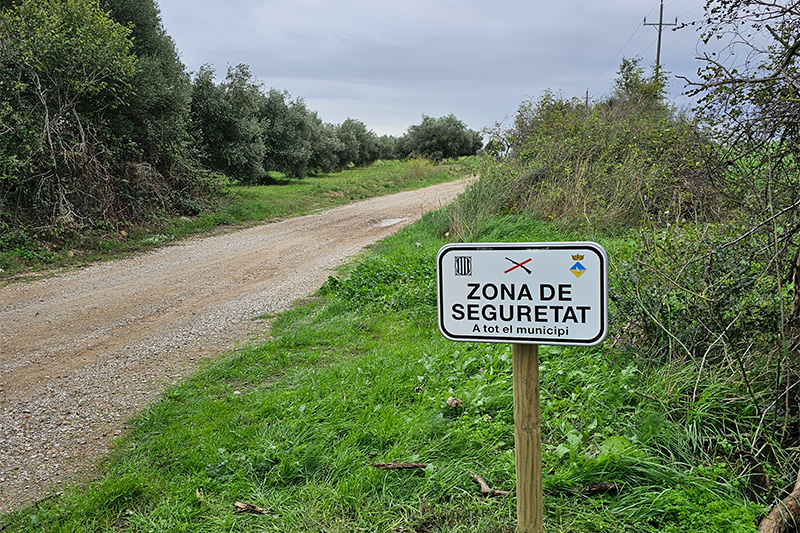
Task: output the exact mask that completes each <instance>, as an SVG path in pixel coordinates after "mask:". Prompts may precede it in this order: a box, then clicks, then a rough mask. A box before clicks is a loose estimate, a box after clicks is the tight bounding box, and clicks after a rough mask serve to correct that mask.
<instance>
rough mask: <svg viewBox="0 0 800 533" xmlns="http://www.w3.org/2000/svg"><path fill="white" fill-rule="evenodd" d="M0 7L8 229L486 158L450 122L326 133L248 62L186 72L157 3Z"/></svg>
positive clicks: (42, 0) (3, 223) (44, 2)
mask: <svg viewBox="0 0 800 533" xmlns="http://www.w3.org/2000/svg"><path fill="white" fill-rule="evenodd" d="M0 10H1V11H0V233H3V232H5V231H7V230H8V229H9V228H28V230H30V229H31V228H33V229H34V230H38V229H42V230H46V231H45V233H47V232H49V233H50V234H51V235H52V234H53V230H57V231H61V230H63V229H65V228H78V227H85V226H87V225H96V224H97V223H98V221H107V222H118V221H136V220H142V219H146V218H147V217H150V216H152V215H154V214H157V213H162V212H167V213H181V214H195V213H197V212H198V210H199V209H201V208H202V206H203V204H204V202H205V201H206V200H207V199H209V198H211V197H213V195H214V194H215V186H214V183H215V180H214V179H212V176H213V172H217V173H223V174H225V175H227V176H228V177H229V178H230V179H233V180H238V181H241V182H243V183H258V182H260V181H262V180H263V179H264V178H265V176H267V175H268V174H267V173H268V172H270V171H278V172H282V173H284V174H286V175H287V176H290V177H296V178H300V177H304V176H306V175H308V174H311V173H325V172H330V171H333V170H337V169H343V168H346V167H348V166H350V165H356V166H361V165H367V164H369V163H371V162H373V161H375V160H377V159H381V158H395V157H408V156H420V157H429V158H434V159H440V158H447V157H455V156H460V155H469V154H474V153H475V152H476V151H477V150H478V149H479V148H480V137H479V135H478V134H477V132H474V131H471V130H468V129H467V128H466V126H465V125H464V124H463V123H462V122H461V121H459V120H458V119H456V118H455V117H453V116H452V115H451V116H448V117H443V118H441V119H433V118H430V117H423V122H422V124H420V125H418V126H414V127H412V128H410V129H409V131H408V133H407V134H406V135H405V136H403V137H401V138H395V137H388V136H384V137H378V136H377V135H376V134H375V133H374V132H373V131H371V130H369V129H368V128H367V127H366V125H364V124H363V123H362V122H360V121H358V120H355V119H347V120H346V121H344V122H343V123H342V124H338V125H334V124H326V123H324V122H323V121H322V120H321V118H320V117H319V116H318V115H317V113H315V112H313V111H311V110H309V109H308V108H307V106H306V104H305V102H304V101H303V100H302V99H301V98H292V97H291V95H289V93H287V92H286V91H279V90H276V89H270V90H265V89H264V88H263V87H262V86H261V84H260V83H258V82H257V81H256V80H255V79H254V77H253V75H252V74H251V72H250V70H249V69H248V67H247V66H245V65H240V66H237V67H234V68H231V69H229V70H228V73H227V76H226V77H225V79H224V80H222V81H221V82H219V83H217V82H216V81H215V73H214V70H213V69H212V68H211V67H208V66H205V67H202V68H201V69H200V70H199V72H197V73H195V74H194V76H191V75H190V74H189V73H187V72H186V69H185V67H184V65H183V64H182V63H181V61H180V59H179V56H178V51H177V49H176V46H175V43H174V42H173V40H172V39H171V38H170V37H169V35H168V34H167V33H166V31H165V29H164V27H163V25H162V23H161V18H160V13H159V11H158V8H157V6H156V4H155V2H154V0H0ZM0 237H2V235H0ZM0 240H1V239H0ZM1 244H2V243H1V242H0V245H1Z"/></svg>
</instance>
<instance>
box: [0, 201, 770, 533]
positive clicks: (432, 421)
mask: <svg viewBox="0 0 800 533" xmlns="http://www.w3.org/2000/svg"><path fill="white" fill-rule="evenodd" d="M448 229H449V220H448V216H447V214H446V213H442V212H437V213H431V214H429V215H427V216H425V217H424V218H423V220H422V221H421V222H420V223H418V224H415V225H413V226H411V227H409V228H406V229H404V230H403V231H401V232H400V233H399V234H397V235H395V236H394V237H391V238H389V239H387V240H386V241H384V242H382V243H381V244H379V245H377V246H375V247H374V248H373V249H372V250H371V251H370V252H369V253H367V254H366V255H365V256H364V257H363V258H361V259H360V260H358V261H357V262H355V263H354V264H352V265H350V267H349V268H348V269H347V270H346V272H344V273H342V274H341V275H340V276H338V277H337V278H331V279H330V280H329V281H328V283H326V284H325V286H324V287H323V288H322V290H321V291H320V293H319V295H318V296H317V297H316V298H314V299H313V300H312V301H310V302H307V303H305V304H303V305H301V306H299V307H297V308H295V309H293V310H291V311H288V312H286V313H284V314H281V315H280V316H278V317H277V318H276V320H275V322H274V325H273V327H272V331H271V340H270V341H269V342H267V343H265V344H263V345H259V346H253V347H249V348H246V349H242V350H241V351H239V352H236V353H232V354H230V355H229V356H228V357H225V358H223V359H221V360H216V361H208V362H206V363H205V365H204V366H203V368H202V369H201V370H200V371H199V372H198V373H197V374H196V375H195V376H194V377H193V378H191V379H189V380H188V381H187V382H185V383H183V384H181V385H179V386H177V387H174V388H172V389H170V390H169V391H168V392H167V393H165V394H164V396H163V398H162V400H161V401H160V402H158V403H157V404H155V405H153V406H152V407H150V408H149V409H147V410H146V411H145V412H143V413H142V414H141V415H140V416H139V417H137V419H136V420H135V421H133V423H132V429H131V433H130V435H128V436H126V437H124V438H122V439H121V440H120V441H118V442H117V444H116V447H115V451H114V453H113V455H112V457H111V459H110V460H109V461H108V462H107V464H106V465H105V466H104V467H103V471H102V474H101V475H100V476H99V477H98V479H97V480H96V481H95V482H93V483H91V484H89V485H86V486H77V487H73V488H72V489H70V490H68V491H66V492H65V494H64V495H62V496H59V497H55V498H51V499H48V500H46V501H43V502H41V503H39V504H38V505H35V506H32V507H29V508H27V509H24V510H22V511H20V512H16V513H12V514H9V515H6V516H4V517H2V518H0V531H4V532H6V531H7V532H27V531H31V532H33V531H37V532H42V531H44V532H62V531H63V532H67V531H69V532H72V531H86V532H94V531H109V532H126V533H128V532H149V531H154V532H167V531H169V532H173V531H174V532H179V531H180V532H198V533H199V532H223V531H226V532H227V531H237V532H264V531H276V532H277V531H280V532H286V531H289V532H298V533H299V532H308V531H348V532H349V531H373V532H394V531H410V532H420V533H421V532H434V531H436V532H445V531H446V532H458V531H463V532H512V531H514V529H515V521H516V502H515V499H514V498H513V497H507V498H486V497H484V496H481V495H480V494H479V490H478V487H477V485H475V484H474V483H473V481H472V480H471V477H470V476H471V475H472V474H478V475H480V476H482V477H483V478H484V479H486V480H487V481H488V482H489V483H490V484H491V485H492V487H493V488H497V489H505V490H513V489H514V487H515V457H514V436H513V405H512V376H511V353H510V347H509V346H507V345H503V344H476V343H453V342H450V341H446V340H445V339H443V338H442V336H441V335H440V334H439V333H438V331H437V328H436V314H435V313H436V311H435V281H434V277H433V274H434V263H435V260H434V258H435V254H436V252H437V251H438V249H439V248H440V247H441V246H442V245H443V244H444V243H445V234H446V232H447V231H448ZM503 237H508V238H514V239H519V240H541V241H545V240H547V241H550V240H568V239H574V238H575V235H574V234H570V233H565V232H564V231H563V230H560V229H558V228H556V227H555V226H549V225H546V224H542V223H538V222H536V221H534V220H532V219H530V218H529V217H525V216H514V217H511V216H507V217H495V218H494V219H492V220H491V221H490V222H488V223H487V224H486V227H485V228H484V232H483V235H482V238H484V240H498V238H503ZM597 240H599V241H600V242H601V244H603V245H604V246H605V247H606V249H607V250H608V251H609V255H610V257H611V260H612V262H613V261H615V260H617V259H618V256H619V255H621V254H624V253H626V250H627V248H628V246H629V244H628V243H627V242H626V241H625V240H624V239H622V238H619V239H602V238H599V239H597ZM612 336H613V325H612ZM540 360H541V362H540V366H541V383H542V391H541V397H542V432H543V464H544V489H545V497H544V517H545V528H546V531H547V532H550V533H552V532H578V533H580V532H595V531H597V532H599V531H620V532H631V533H633V532H684V531H686V532H709V533H711V532H714V533H716V532H752V531H755V523H756V518H757V516H759V515H760V514H761V513H762V512H763V511H762V509H763V507H762V504H761V503H753V502H751V501H750V500H749V499H748V498H747V489H748V482H747V478H746V477H742V476H741V475H740V474H741V471H742V470H741V467H742V465H741V464H739V463H738V462H737V459H736V454H735V453H732V452H731V448H733V449H735V448H736V447H738V446H740V443H739V442H738V441H737V440H736V438H737V437H736V436H735V435H733V436H731V435H723V436H721V435H719V434H718V433H717V429H718V428H719V427H720V426H719V424H720V422H721V421H722V422H723V423H724V421H725V420H727V419H728V418H729V417H731V416H734V415H733V414H731V413H729V412H728V411H726V410H725V408H722V407H720V406H721V403H720V401H719V400H720V399H721V398H724V397H725V395H726V393H730V391H726V390H724V384H721V382H718V383H717V386H716V387H717V388H716V389H715V388H714V387H712V383H707V382H706V381H702V382H701V383H702V385H703V387H704V390H707V391H709V397H708V398H707V400H703V399H701V401H699V402H696V403H695V404H694V405H692V406H690V407H689V408H688V410H687V412H684V408H683V406H682V404H681V403H680V402H681V401H682V400H681V398H682V396H683V393H684V392H685V391H681V390H680V386H678V385H676V381H680V382H681V383H689V384H691V385H694V383H695V379H696V376H697V374H696V371H695V370H693V368H691V367H687V368H685V369H683V370H682V371H681V372H682V373H683V374H682V375H678V374H677V371H676V369H674V368H672V367H669V366H661V367H655V366H654V367H648V366H647V365H645V364H642V362H641V361H638V360H637V359H636V358H635V356H634V355H633V354H628V353H624V352H620V351H619V350H617V349H615V348H614V347H613V346H612V345H611V342H607V343H606V344H605V345H603V346H600V347H594V348H575V347H548V346H543V347H541V349H540ZM686 386H689V385H686ZM449 396H456V397H458V398H460V399H461V400H462V401H463V404H462V406H461V407H460V408H459V409H458V410H455V409H452V408H450V407H448V406H447V404H446V400H447V398H448V397H449ZM704 402H705V403H704ZM740 438H741V439H745V438H746V437H740ZM723 444H726V445H727V446H728V448H726V447H725V446H723ZM392 461H409V462H420V463H427V464H428V465H429V466H428V467H427V468H425V469H423V470H412V471H384V470H378V469H376V468H374V467H372V466H370V465H371V464H372V463H377V462H383V463H388V462H392ZM601 482H606V483H609V482H613V483H616V484H617V485H618V486H619V487H620V492H619V494H618V495H610V494H606V495H598V496H589V495H586V494H584V493H583V492H582V491H581V489H582V488H583V487H586V486H588V485H591V484H595V483H601ZM237 501H241V502H247V503H252V504H255V505H258V506H259V507H262V508H264V509H266V510H267V511H268V512H267V514H265V515H250V514H236V513H235V512H234V505H233V504H234V502H237Z"/></svg>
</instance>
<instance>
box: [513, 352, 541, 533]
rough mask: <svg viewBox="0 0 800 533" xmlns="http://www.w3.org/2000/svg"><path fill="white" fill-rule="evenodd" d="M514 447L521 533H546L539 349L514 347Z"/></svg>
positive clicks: (518, 529)
mask: <svg viewBox="0 0 800 533" xmlns="http://www.w3.org/2000/svg"><path fill="white" fill-rule="evenodd" d="M511 351H512V357H513V365H514V367H513V368H514V447H515V451H516V454H517V533H542V526H543V522H544V511H543V498H542V430H541V423H540V422H541V419H540V414H539V346H537V345H536V344H513V345H512V346H511Z"/></svg>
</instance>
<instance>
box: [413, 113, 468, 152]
mask: <svg viewBox="0 0 800 533" xmlns="http://www.w3.org/2000/svg"><path fill="white" fill-rule="evenodd" d="M402 142H403V147H404V151H406V152H407V153H409V154H410V155H412V156H416V157H425V158H428V159H435V160H440V159H449V158H452V157H460V156H464V155H474V154H476V153H478V150H480V149H481V147H482V146H483V140H482V139H481V135H480V133H478V132H477V131H473V130H470V129H467V126H466V125H465V124H464V123H463V122H461V121H460V120H458V119H457V118H456V117H455V116H454V115H447V116H445V117H441V118H432V117H429V116H427V115H422V123H421V124H416V125H414V126H411V127H410V128H408V132H407V133H406V135H405V137H404V138H403V141H402Z"/></svg>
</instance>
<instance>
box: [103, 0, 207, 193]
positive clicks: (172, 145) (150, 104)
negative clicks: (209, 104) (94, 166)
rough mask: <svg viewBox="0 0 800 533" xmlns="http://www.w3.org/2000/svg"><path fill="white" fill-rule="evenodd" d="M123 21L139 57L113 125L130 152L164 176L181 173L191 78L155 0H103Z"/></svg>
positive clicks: (185, 163) (183, 170) (187, 160)
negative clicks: (121, 106)
mask: <svg viewBox="0 0 800 533" xmlns="http://www.w3.org/2000/svg"><path fill="white" fill-rule="evenodd" d="M101 6H102V8H103V9H104V10H107V11H108V13H109V14H110V16H111V17H112V18H113V19H114V20H115V21H116V22H118V23H119V24H121V25H123V26H126V27H130V28H131V38H132V40H133V53H134V55H135V56H136V58H137V61H136V70H135V73H134V76H133V80H132V83H131V89H132V90H131V94H130V96H129V98H128V101H127V105H126V106H124V108H122V112H121V113H120V116H119V117H117V120H115V122H114V124H113V125H112V126H113V127H114V130H115V132H116V134H117V135H119V136H120V137H121V138H122V139H123V140H124V142H125V146H127V147H128V148H129V149H130V150H131V151H132V153H131V154H129V157H130V158H132V159H135V158H138V159H140V160H142V161H146V162H148V163H149V164H150V165H152V166H153V167H154V168H155V169H157V170H158V171H159V172H160V173H162V174H163V175H164V176H165V177H168V178H171V177H174V178H176V179H183V178H185V176H183V174H185V173H187V172H188V171H189V169H188V168H187V167H190V166H191V164H192V158H191V156H190V154H189V152H188V148H189V145H190V143H189V140H190V137H189V134H188V125H189V122H190V108H189V102H190V100H191V82H190V79H189V75H188V74H187V73H186V69H185V67H184V65H183V63H181V61H180V59H179V57H178V51H177V49H176V47H175V43H174V41H173V40H172V38H170V36H169V35H167V33H166V31H165V29H164V27H163V24H162V22H161V14H160V12H159V10H158V7H157V6H156V4H155V2H154V1H153V0H102V1H101Z"/></svg>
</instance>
